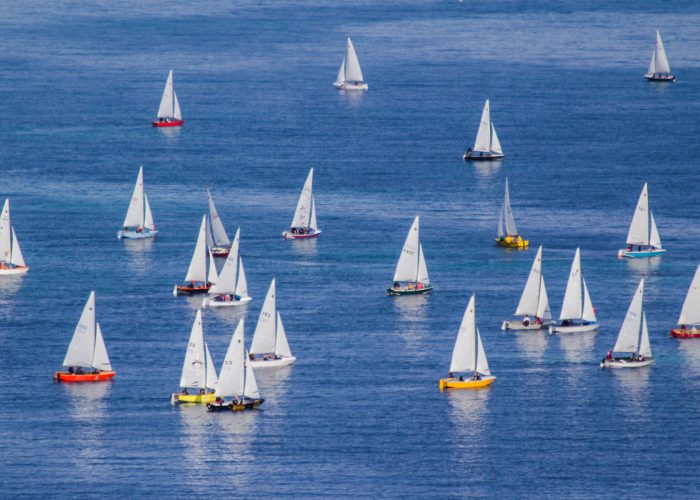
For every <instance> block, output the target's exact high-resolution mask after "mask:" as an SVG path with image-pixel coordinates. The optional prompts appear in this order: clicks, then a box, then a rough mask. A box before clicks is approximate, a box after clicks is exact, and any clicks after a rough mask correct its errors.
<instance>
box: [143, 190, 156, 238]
mask: <svg viewBox="0 0 700 500" xmlns="http://www.w3.org/2000/svg"><path fill="white" fill-rule="evenodd" d="M143 201H144V203H145V205H146V214H145V215H144V219H143V227H145V228H146V229H148V230H149V231H153V230H154V229H155V228H156V225H155V223H154V222H153V213H152V212H151V204H150V203H148V196H146V193H143Z"/></svg>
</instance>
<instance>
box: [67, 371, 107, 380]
mask: <svg viewBox="0 0 700 500" xmlns="http://www.w3.org/2000/svg"><path fill="white" fill-rule="evenodd" d="M116 374H117V372H115V371H104V372H97V373H70V372H62V371H58V372H55V373H54V374H53V379H54V380H55V381H56V382H105V381H107V380H112V379H113V378H114V376H115V375H116Z"/></svg>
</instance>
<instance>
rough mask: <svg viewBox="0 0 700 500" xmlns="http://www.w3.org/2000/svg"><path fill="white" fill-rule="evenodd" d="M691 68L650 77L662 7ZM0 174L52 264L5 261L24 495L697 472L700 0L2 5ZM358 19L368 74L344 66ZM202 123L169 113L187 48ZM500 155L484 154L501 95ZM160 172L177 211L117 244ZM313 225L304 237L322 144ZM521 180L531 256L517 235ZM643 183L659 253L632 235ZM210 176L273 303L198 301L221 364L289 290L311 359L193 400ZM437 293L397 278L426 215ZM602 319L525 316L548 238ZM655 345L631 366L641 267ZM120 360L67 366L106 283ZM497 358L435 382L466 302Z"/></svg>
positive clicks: (158, 209)
mask: <svg viewBox="0 0 700 500" xmlns="http://www.w3.org/2000/svg"><path fill="white" fill-rule="evenodd" d="M657 28H658V29H660V30H661V34H662V36H663V38H664V42H665V44H666V51H667V54H668V57H669V60H670V63H671V67H672V69H673V71H674V73H675V74H676V75H677V76H678V81H677V82H676V83H675V84H671V85H668V84H662V85H656V84H651V83H648V82H646V81H645V80H644V78H643V74H644V73H645V71H646V68H647V65H648V63H649V58H650V56H651V52H652V49H653V46H654V35H655V30H656V29H657ZM0 32H2V38H3V44H2V45H3V47H2V51H0V117H1V118H0V173H1V175H2V183H1V188H0V196H2V197H3V198H4V197H10V199H11V204H12V220H13V224H14V226H15V229H16V232H17V236H18V238H19V240H20V242H21V244H22V247H23V251H24V255H25V258H26V260H27V263H28V264H29V265H30V266H31V270H30V271H29V273H28V274H27V275H26V276H24V277H22V278H20V279H3V280H1V281H0V384H1V385H2V392H3V399H4V401H3V404H2V405H1V406H0V491H2V493H1V494H0V496H3V497H8V498H9V497H20V496H36V497H54V498H76V497H101V498H123V497H145V496H165V495H168V496H171V497H192V496H213V495H219V494H224V495H227V496H243V497H254V496H255V497H257V496H260V497H270V496H277V495H279V496H306V497H308V496H323V497H336V496H349V497H355V498H357V497H439V498H447V497H456V498H459V497H500V498H503V497H535V496H536V497H552V498H561V497H620V496H624V497H645V498H654V497H656V498H660V497H686V498H688V497H696V498H697V496H698V495H700V474H698V470H699V468H700V440H698V430H699V429H700V342H694V341H679V340H677V339H672V338H669V336H668V330H669V329H670V328H671V327H673V326H674V325H675V322H676V321H677V318H678V315H679V313H680V308H681V305H682V303H683V299H684V297H685V294H686V291H687V288H688V286H689V284H690V281H691V279H692V276H693V273H694V271H695V268H696V267H697V265H698V263H700V250H699V249H698V241H699V239H700V204H699V202H700V196H699V194H698V186H700V171H699V169H698V168H699V167H700V162H699V159H700V141H699V140H698V137H700V120H699V119H698V117H699V116H700V100H699V99H698V96H700V4H698V3H697V2H693V1H677V2H676V1H674V2H662V1H657V2H638V1H631V0H630V1H620V2H607V1H590V2H578V1H541V2H521V1H498V0H494V1H489V2H480V1H475V0H465V1H464V2H459V1H457V0H454V1H453V0H443V1H401V2H379V1H363V0H360V1H357V2H352V4H351V5H350V4H347V3H338V2H331V1H326V0H317V1H294V0H293V1H287V0H282V1H279V2H268V1H265V2H253V1H240V2H228V1H211V2H194V1H192V2H166V1H160V0H159V1H149V2H141V1H135V0H125V1H123V2H93V3H92V4H91V5H90V6H86V5H80V3H79V2H78V3H76V2H70V1H67V0H66V1H54V2H44V1H39V0H27V1H25V2H2V3H0ZM347 36H351V37H352V39H353V42H354V45H355V48H356V50H357V53H358V56H359V59H360V62H361V64H362V69H363V72H364V74H365V78H366V80H367V82H368V83H369V92H367V93H363V94H345V93H342V92H338V91H336V90H335V89H334V88H333V87H332V82H333V81H334V79H335V76H336V73H337V70H338V66H339V65H340V62H341V59H342V57H343V55H344V47H345V38H346V37H347ZM171 68H172V69H173V70H174V81H175V88H176V91H177V94H178V97H179V99H180V104H181V107H182V111H183V115H184V118H185V120H186V123H185V126H184V127H183V128H182V129H180V130H157V129H153V128H151V127H150V123H149V122H150V120H151V119H153V118H154V116H155V114H156V111H157V109H158V103H159V100H160V96H161V93H162V90H163V85H164V82H165V78H166V76H167V72H168V70H169V69H171ZM487 98H489V99H491V113H492V119H493V121H494V123H495V125H496V128H497V130H498V134H499V137H500V140H501V143H502V144H503V148H504V152H505V154H506V159H505V161H503V162H502V163H501V164H493V165H483V166H482V165H470V164H465V163H464V162H463V161H462V159H461V155H462V154H463V152H464V151H465V150H466V148H467V147H468V146H470V145H471V144H473V141H474V138H475V136H476V131H477V128H478V123H479V119H480V115H481V110H482V107H483V105H484V101H485V99H487ZM139 165H143V166H144V172H145V185H146V192H147V194H148V196H149V199H150V202H151V206H152V209H153V214H154V218H155V221H156V224H157V226H158V229H159V230H160V234H159V235H158V237H157V239H156V240H155V241H142V242H122V241H118V240H117V238H116V232H117V230H118V229H119V227H120V225H121V223H122V220H123V218H124V215H125V213H126V209H127V206H128V202H129V198H130V195H131V191H132V189H133V183H134V181H135V178H136V174H137V172H138V167H139ZM312 165H313V167H314V169H315V183H314V184H315V185H314V188H315V194H316V203H317V212H318V221H319V226H320V228H321V229H322V230H323V234H322V235H321V237H320V238H319V239H318V240H317V241H306V242H288V241H284V240H283V239H282V238H281V236H280V233H281V232H282V231H283V230H285V229H286V228H287V227H288V225H289V223H290V222H291V219H292V215H293V211H294V207H295V204H296V201H297V197H298V195H299V192H300V190H301V187H302V184H303V182H304V179H305V177H306V175H307V172H308V169H309V167H310V166H312ZM506 177H508V179H509V183H510V189H511V198H512V204H513V210H514V214H515V218H516V222H517V224H518V228H519V229H520V232H521V234H523V235H524V236H525V237H526V238H528V239H529V240H530V241H531V245H532V247H531V249H530V250H528V251H523V252H517V251H505V250H504V249H501V248H498V247H497V246H496V245H495V244H494V241H493V238H494V237H495V236H496V229H497V219H498V212H499V209H500V206H501V204H502V201H503V185H504V181H505V178H506ZM644 182H648V183H649V193H650V204H651V208H652V210H653V212H654V215H655V218H656V221H657V224H658V227H659V231H660V234H661V238H662V241H663V242H664V245H665V247H666V248H667V249H668V253H667V254H665V255H664V256H663V257H661V258H658V259H654V260H647V261H640V262H631V261H621V260H618V259H617V258H616V253H617V250H618V249H619V248H622V247H623V246H624V241H625V237H626V234H627V229H628V226H629V223H630V221H631V217H632V213H633V210H634V206H635V203H636V202H637V198H638V196H639V193H640V191H641V188H642V186H643V184H644ZM206 187H209V188H210V189H211V190H212V193H213V196H214V197H215V200H216V202H217V205H218V208H219V212H220V214H221V217H222V219H223V221H224V224H225V226H226V228H227V230H228V232H229V233H230V234H233V233H234V232H235V229H236V227H240V228H241V252H242V256H243V259H244V261H245V266H246V272H247V277H248V285H249V290H250V293H251V295H252V296H253V301H252V302H251V303H250V304H249V305H248V306H247V307H246V308H243V309H238V308H233V309H232V310H222V311H210V310H207V311H205V313H204V328H205V334H206V338H207V341H208V343H209V347H210V349H211V351H212V354H213V357H214V361H215V363H216V364H217V367H218V366H220V363H221V362H222V360H223V356H224V353H225V350H226V347H227V345H228V342H229V339H230V337H231V335H232V333H233V329H234V327H235V325H236V323H237V321H238V320H239V319H240V318H246V319H247V339H248V341H250V339H251V338H252V333H253V330H254V326H255V323H256V322H257V317H258V314H259V311H260V308H261V306H262V300H263V298H264V295H265V292H266V291H267V287H268V286H269V283H270V280H271V279H272V278H273V277H277V287H278V288H277V296H278V307H279V310H280V312H281V314H282V317H283V320H284V324H285V327H286V331H287V336H288V339H289V342H290V345H291V348H292V351H293V352H294V354H295V355H296V357H297V358H298V361H297V362H296V364H295V365H294V366H293V367H291V368H288V369H283V370H278V371H273V370H270V371H263V370H258V372H257V375H256V376H257V379H258V384H259V386H260V390H261V392H262V395H263V397H264V398H265V399H266V402H265V404H264V405H263V406H262V407H261V408H260V410H259V411H252V412H246V413H243V414H208V413H207V411H206V409H205V408H200V407H190V408H182V407H173V406H171V405H170V403H169V398H170V394H171V392H173V391H176V390H177V389H178V382H179V377H180V370H181V366H182V362H183V358H184V352H185V347H186V343H187V339H188V336H189V333H190V329H191V326H192V321H193V319H194V316H195V312H196V309H197V307H199V304H200V299H188V298H184V297H179V298H174V297H173V296H172V294H171V290H172V287H173V285H175V284H176V283H178V282H180V281H181V280H183V279H184V275H185V272H186V270H187V266H188V263H189V260H190V257H191V252H192V250H193V247H194V242H195V239H196V235H197V231H198V226H199V222H200V220H201V216H202V214H203V212H204V211H205V210H206V191H205V188H206ZM417 214H419V215H420V217H421V237H422V244H423V248H424V251H425V255H426V260H427V265H428V269H429V271H430V276H431V279H432V281H433V283H434V286H435V291H434V293H433V294H431V295H429V296H425V297H404V298H389V297H387V296H386V292H385V290H386V287H387V286H389V285H390V284H391V281H392V276H393V272H394V267H395V265H396V261H397V259H398V256H399V253H400V251H401V246H402V244H403V241H404V238H405V237H406V233H407V231H408V229H409V227H410V225H411V221H412V219H413V217H414V216H415V215H417ZM540 244H541V245H544V257H543V272H544V276H545V278H546V281H547V287H548V291H549V298H550V301H551V304H552V310H553V313H554V314H555V315H558V314H559V311H560V307H561V301H562V298H563V295H564V289H565V286H566V280H567V277H568V272H569V267H570V265H571V259H572V258H573V255H574V251H575V249H576V247H577V246H579V247H580V248H581V255H582V269H583V274H584V276H585V278H586V281H587V284H588V287H589V289H590V294H591V297H592V300H593V303H594V305H595V306H596V307H597V311H598V317H599V319H600V322H601V327H600V330H599V333H598V334H587V335H575V336H574V335H571V336H564V335H562V336H549V335H547V334H546V333H532V332H530V333H524V334H513V333H504V332H502V331H501V330H500V325H501V322H502V321H503V320H504V319H509V318H510V317H511V315H512V314H513V312H514V310H515V307H516V305H517V302H518V300H519V297H520V293H521V291H522V288H523V286H524V284H525V280H526V279H527V275H528V272H529V270H530V266H531V263H532V259H533V258H534V255H535V252H536V250H537V246H538V245H540ZM642 277H644V278H646V293H645V310H646V314H647V318H648V320H649V325H650V335H651V345H652V350H653V352H654V357H655V358H656V364H655V365H653V366H652V367H650V368H647V369H641V370H630V371H624V372H611V371H606V370H601V369H600V368H599V367H598V362H599V361H600V359H601V358H602V357H603V356H604V355H605V353H606V352H607V350H608V349H609V348H611V347H612V346H613V344H614V341H615V338H616V336H617V333H618V330H619V327H620V325H621V323H622V320H623V318H624V315H625V312H626V310H627V307H628V304H629V301H630V299H631V297H632V294H633V292H634V290H635V288H636V286H637V283H638V281H639V280H640V278H642ZM91 290H95V292H96V294H97V315H98V320H99V321H100V323H101V325H102V331H103V333H104V337H105V341H106V344H107V348H108V351H109V354H110V357H111V360H112V364H113V366H114V368H115V369H116V371H117V377H116V378H115V379H114V381H113V382H112V383H106V384H95V385H80V386H77V385H73V386H71V385H63V384H56V383H54V382H53V381H52V375H53V372H54V370H56V369H58V368H60V364H61V362H62V360H63V357H64V355H65V351H66V348H67V346H68V343H69V341H70V338H71V335H72V333H73V330H74V328H75V325H76V323H77V321H78V318H79V316H80V312H81V310H82V307H83V304H84V303H85V301H86V300H87V297H88V294H89V292H90V291H91ZM474 292H475V293H476V294H477V324H478V326H479V329H480V331H481V335H482V338H483V342H484V345H485V349H486V353H487V355H488V357H489V361H490V365H491V369H492V372H493V374H495V375H496V376H497V380H496V382H495V383H494V385H493V386H491V387H490V388H489V389H487V390H482V391H476V392H469V391H463V392H449V393H442V394H441V393H440V392H439V391H438V387H437V384H438V379H439V378H440V377H441V376H444V375H445V374H446V373H447V370H448V367H449V363H450V357H451V353H452V348H453V345H454V341H455V338H456V334H457V330H458V327H459V323H460V321H461V318H462V315H463V313H464V308H465V306H466V304H467V301H468V299H469V297H470V295H471V294H472V293H474Z"/></svg>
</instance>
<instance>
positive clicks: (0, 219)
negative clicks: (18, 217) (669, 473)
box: [0, 198, 12, 262]
mask: <svg viewBox="0 0 700 500" xmlns="http://www.w3.org/2000/svg"><path fill="white" fill-rule="evenodd" d="M11 235H12V223H11V222H10V199H9V198H6V199H5V205H4V206H3V207H2V212H1V213H0V262H10V261H11V260H12V238H11Z"/></svg>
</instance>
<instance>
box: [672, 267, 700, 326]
mask: <svg viewBox="0 0 700 500" xmlns="http://www.w3.org/2000/svg"><path fill="white" fill-rule="evenodd" d="M678 326H679V328H674V329H673V330H671V337H678V338H681V339H697V338H700V266H698V268H697V269H696V270H695V276H694V277H693V282H692V283H691V284H690V288H688V294H687V295H686V296H685V302H683V309H681V315H680V317H679V318H678Z"/></svg>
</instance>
